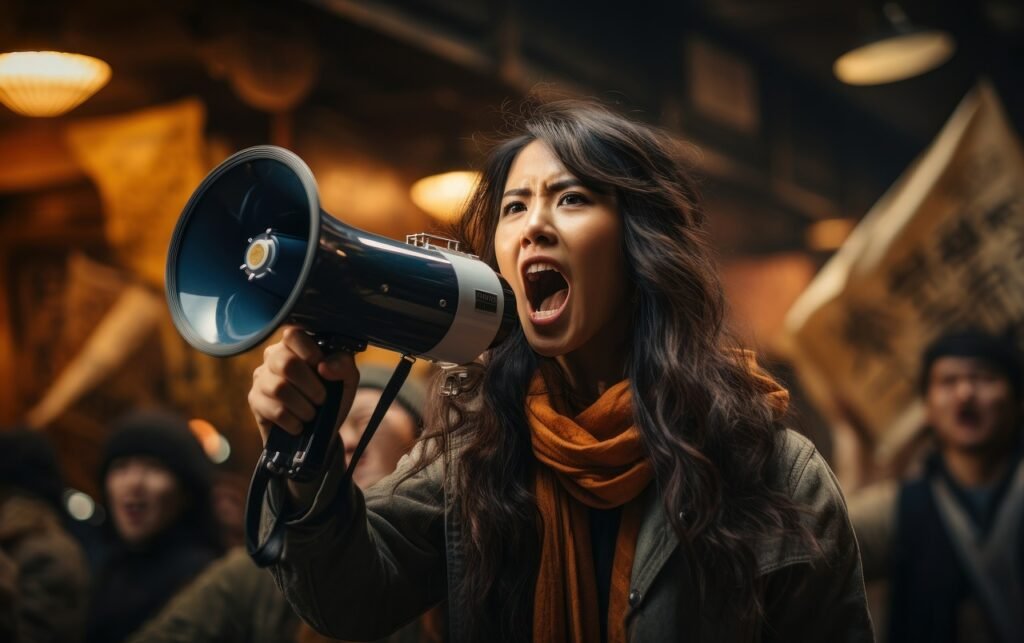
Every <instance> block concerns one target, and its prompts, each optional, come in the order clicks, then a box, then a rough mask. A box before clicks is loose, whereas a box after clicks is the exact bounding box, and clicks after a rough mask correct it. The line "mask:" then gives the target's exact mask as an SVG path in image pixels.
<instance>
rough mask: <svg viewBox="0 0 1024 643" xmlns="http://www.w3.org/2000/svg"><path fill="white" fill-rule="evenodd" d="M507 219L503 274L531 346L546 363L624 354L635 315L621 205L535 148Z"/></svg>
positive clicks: (517, 181) (518, 162)
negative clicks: (629, 300) (560, 358)
mask: <svg viewBox="0 0 1024 643" xmlns="http://www.w3.org/2000/svg"><path fill="white" fill-rule="evenodd" d="M499 217H500V218H499V220H498V226H497V228H496V230H495V233H494V251H495V255H496V257H497V261H498V268H499V270H500V271H501V274H502V275H503V276H504V277H505V279H506V280H508V282H509V284H510V285H511V286H512V289H513V291H514V292H515V295H516V306H517V308H518V312H519V319H520V321H521V322H522V325H523V330H524V332H525V334H526V339H527V341H529V343H530V346H532V347H533V349H534V350H535V351H536V352H537V353H539V354H540V355H543V356H545V357H558V356H564V355H569V354H571V353H574V352H580V351H582V352H589V351H593V350H614V349H617V348H618V347H619V346H620V345H621V342H622V340H623V338H624V334H625V329H626V322H627V321H628V319H629V316H630V311H629V310H628V309H627V306H626V301H627V290H628V289H627V283H626V282H627V280H626V259H625V256H624V254H623V249H622V218H621V217H620V216H619V211H618V207H617V205H616V202H615V198H614V197H613V196H611V195H607V194H598V193H596V192H594V191H592V190H590V189H588V188H586V187H584V186H583V184H582V183H581V182H580V181H579V180H578V179H577V178H576V177H574V176H573V175H572V174H570V173H569V171H568V170H567V169H566V167H565V166H564V165H563V164H562V162H561V161H560V160H559V159H558V157H557V156H555V154H554V152H552V151H551V149H550V148H549V147H548V146H547V145H546V144H544V143H542V142H540V141H533V142H532V143H530V144H529V145H527V146H526V147H525V148H523V150H522V151H521V152H520V153H519V155H518V156H517V157H516V159H515V161H514V162H513V163H512V167H511V169H510V170H509V174H508V178H507V180H506V183H505V189H504V195H503V197H502V200H501V211H500V213H499Z"/></svg>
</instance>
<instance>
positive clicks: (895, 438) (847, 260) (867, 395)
mask: <svg viewBox="0 0 1024 643" xmlns="http://www.w3.org/2000/svg"><path fill="white" fill-rule="evenodd" d="M1022 325H1024V151H1022V147H1021V143H1020V140H1019V139H1018V138H1017V137H1016V135H1015V133H1014V131H1013V129H1012V128H1011V126H1010V125H1009V123H1008V121H1007V119H1006V116H1005V113H1004V112H1003V109H1002V106H1001V105H1000V103H999V99H998V97H997V95H996V93H995V91H994V90H993V89H992V87H991V86H990V85H989V84H988V83H987V82H983V83H981V84H979V85H978V86H977V87H975V88H974V89H973V90H972V91H971V92H970V93H969V94H968V95H967V96H966V97H965V98H964V100H963V101H962V102H961V104H960V105H959V106H958V107H957V109H956V111H955V112H954V113H953V115H952V117H951V118H950V119H949V121H948V122H947V123H946V125H945V126H944V127H943V129H942V131H941V132H940V133H939V135H938V137H937V138H936V139H935V141H933V143H932V144H931V146H930V147H929V148H928V149H927V150H926V151H925V153H924V154H923V155H922V156H921V157H919V158H918V159H917V160H916V161H915V162H914V163H913V164H912V165H911V167H910V168H909V169H908V170H907V171H906V172H904V174H903V176H901V177H900V178H899V179H898V180H897V181H896V183H895V184H894V185H893V186H892V187H891V188H890V189H889V190H888V191H887V192H886V194H885V195H884V196H883V197H882V198H881V199H880V200H879V202H878V203H877V204H875V206H874V207H873V208H872V209H871V211H870V212H868V214H867V215H866V216H865V217H864V219H863V221H862V222H861V223H860V224H859V225H858V226H857V228H856V229H855V230H854V232H853V233H852V234H851V235H850V238H849V239H848V240H847V242H846V243H845V244H844V245H843V247H842V248H841V249H840V250H839V251H838V252H837V253H836V254H835V256H834V257H833V258H832V259H831V260H830V261H829V262H828V263H827V264H826V265H825V267H824V268H823V269H822V270H821V271H820V272H819V273H818V275H817V276H816V277H815V279H814V281H812V282H811V284H810V286H808V288H807V290H806V291H805V292H804V293H803V294H802V295H801V296H800V298H799V299H798V300H797V302H796V303H795V304H794V305H793V307H792V308H791V309H790V311H789V313H788V315H787V318H786V332H787V335H788V340H789V342H788V343H789V345H790V347H791V349H792V359H793V361H794V364H795V366H796V369H797V373H798V375H799V377H800V381H801V382H802V384H803V385H804V387H805V388H806V389H807V391H808V394H809V395H810V397H811V398H812V400H813V401H814V402H815V403H816V404H817V405H818V406H819V407H820V408H821V409H822V410H823V411H824V413H825V414H826V416H827V417H829V418H830V419H832V420H833V421H835V422H844V423H848V424H850V425H852V426H853V427H854V428H855V429H856V430H857V431H858V432H859V433H860V434H861V435H862V436H864V437H865V438H867V439H868V441H869V442H870V443H872V445H873V448H874V454H873V455H874V456H875V458H876V462H878V463H885V462H887V461H888V460H889V458H890V457H892V456H894V455H896V454H897V453H898V452H899V451H900V450H901V449H902V448H903V447H904V446H905V445H906V444H907V443H908V441H909V440H911V439H912V438H913V437H914V436H915V435H916V433H917V432H918V431H920V430H921V428H922V420H923V413H922V407H921V404H920V401H919V399H918V391H917V378H918V367H919V361H920V356H921V352H922V350H923V349H924V347H925V346H926V345H927V344H928V342H930V341H931V340H932V339H934V338H935V337H936V336H937V335H939V334H941V333H943V332H945V331H946V330H950V329H955V328H963V327H965V326H976V327H980V328H984V329H988V330H990V331H997V332H1001V331H1003V330H1005V329H1007V328H1008V327H1020V326H1022Z"/></svg>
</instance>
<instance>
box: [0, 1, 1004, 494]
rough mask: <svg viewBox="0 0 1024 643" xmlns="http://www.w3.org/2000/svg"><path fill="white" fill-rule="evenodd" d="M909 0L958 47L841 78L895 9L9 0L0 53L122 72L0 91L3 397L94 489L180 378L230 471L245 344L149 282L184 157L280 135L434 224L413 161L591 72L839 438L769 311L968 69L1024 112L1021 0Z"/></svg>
mask: <svg viewBox="0 0 1024 643" xmlns="http://www.w3.org/2000/svg"><path fill="white" fill-rule="evenodd" d="M901 6H902V9H903V11H904V12H905V14H906V16H907V17H908V18H909V19H910V20H911V21H912V22H913V23H914V24H916V25H920V26H923V27H928V28H934V29H939V30H943V31H945V32H947V33H948V34H949V35H951V36H952V38H953V39H954V40H955V43H956V50H955V54H954V55H953V57H952V58H951V59H950V60H949V61H948V62H946V63H945V64H943V65H941V66H940V67H938V68H937V69H934V70H932V71H929V72H927V73H924V74H922V75H918V76H915V77H913V78H909V79H907V80H903V81H900V82H894V83H888V84H883V85H878V86H853V85H848V84H845V83H843V82H841V81H840V80H838V79H837V78H836V76H835V75H834V72H833V63H834V62H835V60H836V58H837V57H838V56H840V55H841V54H843V53H844V52H846V51H848V50H850V49H851V48H852V47H855V46H856V45H858V44H859V43H861V42H863V41H864V40H865V39H866V38H869V37H870V36H871V35H872V34H874V33H876V32H877V30H878V29H880V28H882V27H883V26H884V21H883V7H882V3H880V2H874V1H871V0H857V1H854V0H847V1H841V2H840V1H827V0H826V1H822V0H704V1H689V2H675V3H668V2H666V3H661V2H649V1H647V0H632V1H629V2H581V1H568V2H557V3H555V2H539V1H523V2H516V1H512V0H408V1H399V0H394V1H387V0H377V1H366V2H361V1H355V0H307V1H299V0H293V1H291V2H283V1H281V2H268V1H262V2H254V1H246V2H241V1H235V2H231V1H223V2H212V1H210V0H202V1H200V0H168V1H166V2H161V3H143V2H127V1H119V0H92V1H80V2H58V1H55V0H31V1H27V0H18V1H11V0H6V1H4V2H3V3H2V4H0V52H7V51H20V50H36V49H39V50H43V49H45V50H51V49H52V50H60V51H69V52H77V53H83V54H88V55H91V56H95V57H98V58H100V59H102V60H104V61H106V62H107V63H108V64H109V65H110V67H111V69H112V76H111V80H110V82H109V83H108V84H107V85H106V86H104V87H103V88H101V89H100V90H99V91H98V92H97V93H96V94H95V95H94V96H92V97H90V98H88V99H87V100H86V101H85V102H84V103H83V104H81V105H80V106H78V107H76V108H75V109H73V110H71V111H69V112H67V113H65V114H63V115H59V116H56V117H50V118H32V117H27V116H24V115H21V114H17V113H15V112H13V111H10V110H8V109H6V108H0V159H2V160H0V383H2V386H0V422H2V423H4V424H12V423H17V422H25V421H29V422H31V423H33V424H36V425H38V426H41V427H44V428H45V429H46V430H47V431H48V432H49V433H50V434H51V435H52V436H53V437H54V439H55V440H56V442H57V445H58V448H59V452H60V458H61V463H62V465H63V466H64V468H65V471H66V474H67V476H68V480H69V483H70V484H72V485H73V486H75V487H77V488H80V489H85V490H87V491H89V492H95V491H96V482H95V479H94V471H95V466H96V460H97V457H98V455H97V448H98V445H99V444H100V443H101V442H102V441H103V439H104V438H105V437H106V434H107V433H106V432H107V424H106V423H107V421H108V420H109V419H110V418H111V417H113V416H114V415H116V414H118V413H120V412H121V411H123V410H127V409H128V408H130V407H133V406H138V405H156V404H166V405H171V406H174V407H177V408H179V409H182V410H184V411H186V412H187V413H189V414H190V415H191V416H193V417H198V418H203V419H205V420H207V421H208V422H209V425H210V426H212V427H215V430H216V432H218V434H219V436H220V438H217V439H221V442H218V441H217V439H213V438H211V440H212V441H211V442H209V444H210V445H211V446H210V450H211V453H218V454H219V455H218V456H217V457H219V458H221V459H223V458H225V457H226V458H227V459H226V461H225V462H224V464H223V467H224V468H225V470H226V471H228V472H233V473H235V474H237V475H238V476H239V477H240V478H241V477H242V476H244V475H247V474H248V472H249V471H250V470H251V467H252V465H253V463H254V462H255V458H256V455H257V453H258V439H257V436H256V433H255V431H254V430H253V426H252V420H251V418H250V416H249V413H248V410H247V407H246V404H245V393H246V391H247V390H248V386H249V382H250V377H251V371H252V368H253V367H254V366H255V365H256V363H257V361H256V360H258V359H259V354H260V351H254V352H253V353H252V354H249V355H246V356H243V357H240V358H236V359H233V360H227V361H225V360H214V359H212V358H208V357H205V356H202V355H199V354H197V353H195V351H192V350H191V349H189V348H188V347H187V346H186V345H185V344H184V342H182V341H181V340H180V339H179V338H178V337H177V335H176V333H175V332H174V330H173V327H171V325H170V322H169V318H168V315H167V313H166V310H165V306H164V305H163V299H162V297H163V295H162V283H161V281H160V276H161V275H162V267H163V261H164V255H163V252H162V248H165V247H166V241H167V238H168V236H169V231H170V227H171V226H172V225H173V222H174V218H175V217H176V214H177V213H178V212H180V208H181V207H182V205H183V204H184V199H185V198H187V196H188V194H189V193H190V192H191V190H192V189H193V188H194V187H195V185H196V184H197V182H198V179H200V178H201V177H202V175H203V174H204V173H205V172H206V171H208V170H209V169H210V168H212V167H213V165H214V164H216V163H217V162H219V161H220V160H222V159H223V158H225V157H226V156H227V155H228V154H229V153H231V152H233V151H235V150H237V149H241V148H243V147H246V146H249V145H254V144H262V143H274V144H278V145H283V146H286V147H289V148H291V149H293V150H295V151H296V152H297V153H298V154H299V155H300V156H302V157H303V158H304V159H305V160H306V161H307V162H308V163H309V164H310V166H311V168H312V169H313V171H314V173H315V174H316V176H317V178H318V181H319V182H320V188H321V192H322V195H321V196H322V201H323V207H324V209H326V210H327V211H328V212H330V213H332V214H334V215H335V216H337V217H339V218H341V219H343V220H345V221H347V222H349V223H351V224H353V225H356V226H358V227H362V228H365V229H368V230H371V231H374V232H377V233H380V234H385V235H388V236H392V237H395V238H403V237H404V235H405V234H407V233H412V232H418V231H421V230H429V229H432V228H435V227H437V226H438V225H440V223H442V222H441V221H440V220H439V219H437V218H435V215H431V214H429V213H428V212H427V211H426V210H425V209H423V207H422V206H421V205H418V204H417V203H415V202H414V201H413V199H412V197H411V196H410V188H411V186H412V185H413V183H414V182H416V181H417V180H419V179H421V178H423V177H426V176H429V175H435V174H438V173H441V172H446V171H451V170H467V169H468V170H471V169H473V167H474V164H475V163H476V162H477V161H478V159H479V154H480V150H481V145H482V139H481V137H480V136H479V133H485V134H486V133H488V132H492V131H494V130H496V129H499V128H500V127H501V125H502V122H503V119H504V115H503V106H505V107H506V108H507V107H508V106H514V105H515V104H516V102H517V101H519V100H520V99H522V98H523V97H524V96H526V95H528V94H533V95H536V96H539V97H542V98H543V97H555V96H588V97H596V98H599V99H601V100H604V101H608V102H610V103H612V104H614V105H617V106H618V107H620V108H621V109H623V110H626V111H628V112H629V113H631V114H634V115H635V116H637V117H639V118H642V119H645V120H648V121H651V122H653V123H657V124H660V125H662V126H664V127H666V128H668V129H669V130H671V131H672V132H674V133H675V134H677V135H678V136H680V137H681V138H682V139H684V140H687V141H689V142H691V143H692V144H693V146H694V148H693V150H694V158H695V161H696V164H697V169H698V170H699V172H700V174H701V176H702V185H703V191H704V194H705V197H706V204H707V208H708V210H709V212H710V213H711V222H712V233H713V235H714V237H715V239H716V241H717V243H718V246H719V248H720V249H721V261H722V266H723V272H724V276H725V282H726V286H727V289H728V292H729V297H730V300H731V302H732V305H733V312H734V321H735V324H736V325H737V327H738V328H739V329H740V331H741V333H742V334H743V335H744V336H745V337H746V338H747V340H748V341H749V342H750V343H751V344H752V345H754V346H755V347H756V348H757V349H758V350H759V351H760V352H761V353H762V354H763V355H764V356H765V359H767V360H769V361H770V362H771V363H772V365H773V367H774V368H775V370H776V371H777V372H778V373H779V374H780V376H781V377H783V379H787V383H788V384H789V385H791V386H793V387H794V390H795V393H796V407H797V415H796V418H797V419H796V422H797V424H798V425H799V426H800V428H802V429H803V430H804V431H805V432H807V433H809V434H810V435H812V436H813V437H814V438H815V440H816V441H817V442H818V443H819V445H820V446H821V448H822V449H823V451H825V452H826V453H830V449H831V437H830V433H829V431H828V425H827V423H826V422H825V421H824V420H823V419H822V418H821V417H820V416H819V415H818V414H817V411H816V410H815V409H814V408H812V407H811V406H810V405H809V404H807V403H806V400H805V399H803V398H802V397H801V395H800V387H799V383H798V382H796V381H795V378H794V377H793V374H792V371H791V370H790V367H789V365H788V362H787V360H786V355H785V351H784V350H783V349H782V348H781V345H780V336H781V334H782V325H783V319H784V316H785V314H786V311H787V310H788V309H789V307H790V305H791V304H792V302H793V301H794V300H795V299H796V298H797V296H798V295H799V294H800V293H801V292H802V291H803V290H804V288H805V287H806V286H807V284H808V283H809V282H810V280H811V279H812V278H813V276H814V274H815V272H816V271H817V270H818V269H819V268H820V267H821V265H822V264H823V263H824V262H825V261H826V260H827V259H828V257H829V256H830V255H831V253H832V252H833V251H834V250H835V249H836V248H837V247H839V245H840V244H841V243H842V241H843V239H844V238H845V236H846V234H847V233H848V232H849V230H850V229H851V228H852V227H853V226H854V225H855V224H856V222H857V221H858V220H859V219H860V218H861V217H862V216H863V215H864V214H865V213H866V212H867V211H868V210H869V209H870V207H871V206H872V204H874V203H875V202H876V201H877V200H878V198H879V197H880V196H881V195H882V194H883V192H884V191H885V190H886V189H887V188H888V187H889V186H890V185H891V184H892V183H893V181H894V180H895V179H896V178H897V177H898V176H899V175H900V173H901V172H903V171H904V170H905V169H906V168H907V166H908V165H909V164H910V163H911V162H912V161H913V159H914V158H915V157H916V156H917V155H919V154H920V153H921V152H922V151H923V150H924V149H925V148H926V146H927V145H928V144H929V143H930V142H931V141H932V139H933V138H934V137H935V136H936V134H937V133H938V132H939V130H940V128H941V127H942V125H943V123H944V122H945V121H946V120H947V119H948V118H949V116H950V114H951V113H952V111H953V110H954V108H955V107H956V105H957V104H958V103H959V101H960V100H961V99H962V98H963V97H964V95H965V93H966V92H967V91H968V90H969V89H970V88H971V87H973V86H974V85H975V84H976V83H977V82H978V80H979V78H981V77H988V78H990V79H991V80H992V82H993V84H994V85H995V87H996V89H997V90H998V92H999V93H1000V95H1001V98H1002V100H1003V104H1004V106H1005V108H1006V111H1007V113H1008V114H1009V115H1010V117H1011V119H1012V120H1013V121H1014V122H1015V124H1016V126H1017V127H1018V130H1020V128H1021V125H1022V120H1024V82H1022V77H1021V72H1020V70H1021V69H1024V8H1022V4H1021V3H1020V2H1018V1H1016V0H978V1H976V2H969V1H966V0H961V1H956V0H940V1H934V0H905V1H904V2H902V3H901ZM153 110H157V111H153ZM119 141H120V142H119ZM126 293H127V294H126ZM367 359H375V360H381V361H386V360H388V359H393V358H391V357H388V356H380V355H371V356H369V357H368V358H367ZM224 443H226V444H229V445H230V449H231V450H230V456H228V455H227V451H226V450H225V449H223V444H224ZM218 444H220V445H221V446H219V447H218V446H217V445H218Z"/></svg>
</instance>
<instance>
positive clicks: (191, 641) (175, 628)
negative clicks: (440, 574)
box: [129, 548, 420, 643]
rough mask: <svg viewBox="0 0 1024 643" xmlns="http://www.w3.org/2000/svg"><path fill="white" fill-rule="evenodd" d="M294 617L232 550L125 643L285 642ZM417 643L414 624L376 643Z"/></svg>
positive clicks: (267, 580)
mask: <svg viewBox="0 0 1024 643" xmlns="http://www.w3.org/2000/svg"><path fill="white" fill-rule="evenodd" d="M298 630H299V617H298V616H296V614H295V612H294V611H293V610H292V608H291V606H290V605H288V603H287V602H286V601H285V600H284V597H283V596H281V592H280V591H278V589H277V586H276V585H275V584H274V580H273V578H272V577H271V576H270V574H269V573H268V572H267V571H266V570H265V569H260V568H259V567H257V566H256V564H255V563H254V562H252V559H251V558H249V555H248V554H247V553H246V552H245V549H243V548H236V549H233V550H231V551H230V552H228V553H227V555H225V556H224V557H223V558H221V559H220V560H218V561H216V562H215V563H213V564H211V565H210V566H209V567H207V568H206V569H205V570H204V571H203V573H201V574H200V575H199V576H197V577H196V579H195V580H194V581H192V583H191V584H189V585H188V586H187V587H186V588H185V589H183V590H182V591H181V592H179V593H178V594H177V596H175V597H174V599H172V600H171V602H169V603H168V604H167V605H166V606H164V608H163V609H162V610H161V611H160V613H159V614H158V615H157V616H156V618H154V619H153V620H151V621H149V622H148V623H146V625H145V626H143V628H142V629H141V630H139V631H138V632H136V633H135V634H134V635H133V636H132V637H131V638H130V639H129V643H290V642H292V641H297V640H303V639H302V637H301V636H298ZM418 640H420V636H419V628H418V626H417V624H416V623H411V624H410V625H409V626H407V627H405V628H403V629H402V630H400V631H399V632H396V633H395V634H393V635H392V636H389V637H387V638H385V639H382V640H381V641H379V642H378V643H410V642H413V641H418Z"/></svg>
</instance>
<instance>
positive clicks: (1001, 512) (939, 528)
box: [850, 330, 1024, 643]
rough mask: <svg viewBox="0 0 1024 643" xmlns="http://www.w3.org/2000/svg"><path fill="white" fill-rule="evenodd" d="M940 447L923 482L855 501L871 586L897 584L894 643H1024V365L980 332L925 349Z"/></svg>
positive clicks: (926, 389) (1002, 343) (1004, 343)
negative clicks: (873, 581) (883, 580)
mask: <svg viewBox="0 0 1024 643" xmlns="http://www.w3.org/2000/svg"><path fill="white" fill-rule="evenodd" d="M920 382H921V393H922V395H923V398H924V404H925V413H926V420H927V426H928V429H929V431H930V432H931V435H932V437H933V438H934V441H935V451H934V452H933V453H932V454H931V455H930V456H929V457H928V459H927V460H926V463H925V467H924V472H923V474H922V475H921V476H920V477H918V478H916V479H913V480H910V481H905V482H902V483H899V482H889V483H884V484H880V485H875V486H873V487H870V488H868V489H867V490H865V491H863V492H860V493H858V494H857V495H855V496H853V497H851V499H850V517H851V519H852V521H853V524H854V530H855V531H856V533H857V538H858V540H859V541H860V544H861V553H862V556H863V560H864V573H865V577H866V578H867V579H868V580H871V579H880V578H886V577H887V578H888V579H889V585H890V608H889V627H888V632H889V636H888V640H889V641H890V642H891V643H916V642H922V643H924V642H928V643H983V642H984V643H989V642H997V641H1001V642H1003V643H1017V642H1020V641H1024V611H1022V610H1024V592H1022V581H1024V532H1022V523H1024V467H1022V466H1021V453H1022V450H1021V432H1020V425H1021V420H1022V401H1024V394H1022V390H1021V387H1022V363H1021V358H1020V355H1019V353H1018V350H1017V348H1016V346H1015V345H1014V343H1013V342H1012V341H1011V340H1010V339H1008V338H1006V337H1003V336H995V335H991V334H987V333H984V332H980V331H977V330H967V331H957V332H954V333H949V334H946V335H943V336H941V337H939V338H938V339H936V340H935V341H934V342H933V343H932V344H931V345H929V346H928V348H927V349H926V350H925V352H924V355H923V358H922V366H921V380H920Z"/></svg>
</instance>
